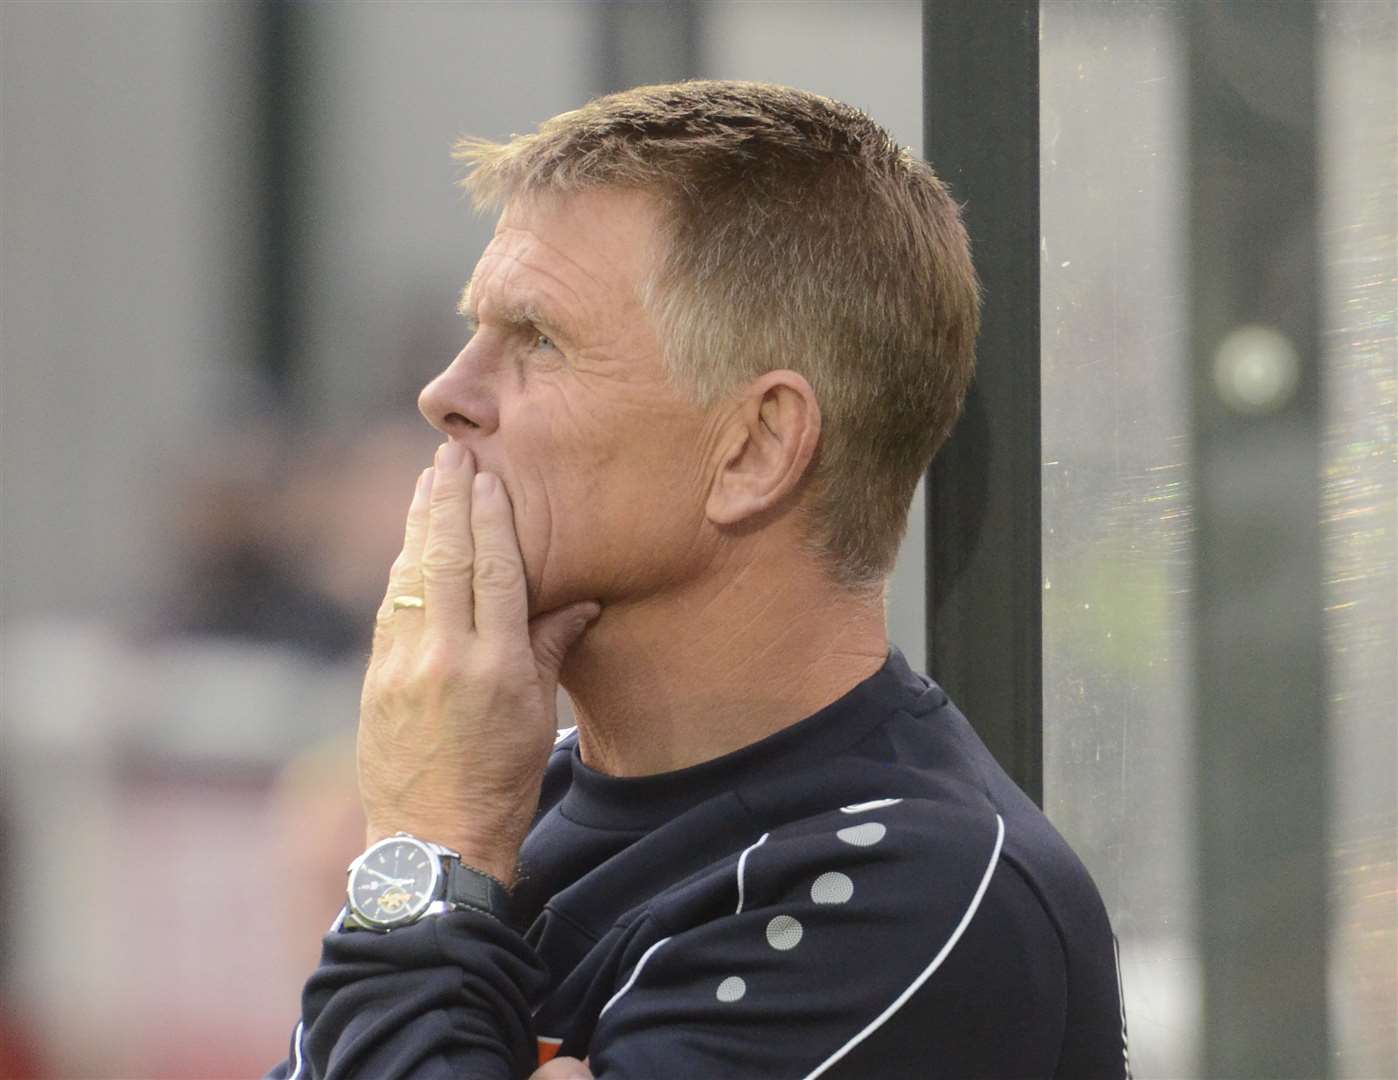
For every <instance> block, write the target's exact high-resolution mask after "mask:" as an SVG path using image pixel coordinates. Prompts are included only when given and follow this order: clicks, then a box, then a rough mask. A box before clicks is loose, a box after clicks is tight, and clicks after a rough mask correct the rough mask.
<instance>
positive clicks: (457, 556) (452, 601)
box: [421, 439, 476, 641]
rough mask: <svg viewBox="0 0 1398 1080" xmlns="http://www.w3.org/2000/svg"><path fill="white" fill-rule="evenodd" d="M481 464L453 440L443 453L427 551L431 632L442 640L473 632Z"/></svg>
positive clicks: (436, 465)
mask: <svg viewBox="0 0 1398 1080" xmlns="http://www.w3.org/2000/svg"><path fill="white" fill-rule="evenodd" d="M475 471H476V469H475V461H474V459H473V458H472V457H471V452H470V451H469V450H467V449H466V447H465V445H464V444H462V443H461V442H460V441H458V440H456V439H450V440H448V441H447V442H445V443H443V444H442V445H441V446H440V447H438V449H437V459H436V461H435V462H434V468H433V473H434V475H433V478H432V494H431V497H430V499H429V500H428V509H427V538H426V540H425V541H424V542H423V548H422V562H421V567H422V598H423V600H424V601H425V602H426V606H425V610H424V615H425V616H426V623H425V627H426V632H427V633H428V634H431V635H434V636H436V637H437V638H439V639H440V640H443V641H445V640H447V639H448V638H450V637H453V636H457V635H459V634H460V633H461V632H462V631H463V630H470V628H471V609H472V606H473V604H472V599H471V565H472V562H473V560H474V546H473V544H472V542H471V477H472V476H474V475H475Z"/></svg>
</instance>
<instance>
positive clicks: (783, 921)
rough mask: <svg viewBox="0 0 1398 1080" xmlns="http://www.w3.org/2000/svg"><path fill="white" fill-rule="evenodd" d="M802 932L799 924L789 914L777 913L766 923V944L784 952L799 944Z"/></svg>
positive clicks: (803, 931)
mask: <svg viewBox="0 0 1398 1080" xmlns="http://www.w3.org/2000/svg"><path fill="white" fill-rule="evenodd" d="M804 933H805V930H804V929H803V928H802V926H801V924H800V923H799V922H797V921H796V920H795V919H793V918H792V917H791V916H790V915H778V916H777V917H776V918H775V919H773V920H772V921H771V922H769V923H768V924H767V944H768V945H770V946H772V948H774V949H778V950H780V951H781V952H786V951H787V950H788V949H794V948H796V946H797V945H799V944H801V935H802V934H804Z"/></svg>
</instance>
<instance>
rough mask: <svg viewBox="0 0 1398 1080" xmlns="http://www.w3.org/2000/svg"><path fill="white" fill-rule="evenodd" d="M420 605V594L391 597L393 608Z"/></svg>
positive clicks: (416, 606)
mask: <svg viewBox="0 0 1398 1080" xmlns="http://www.w3.org/2000/svg"><path fill="white" fill-rule="evenodd" d="M420 607H422V597H420V596H395V597H394V598H393V610H394V611H397V610H398V609H399V608H420Z"/></svg>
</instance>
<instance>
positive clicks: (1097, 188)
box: [1039, 3, 1199, 1077]
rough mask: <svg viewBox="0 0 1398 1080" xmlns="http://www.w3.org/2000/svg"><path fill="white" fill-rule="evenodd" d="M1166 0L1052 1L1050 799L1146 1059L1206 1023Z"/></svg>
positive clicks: (1174, 119) (1046, 143)
mask: <svg viewBox="0 0 1398 1080" xmlns="http://www.w3.org/2000/svg"><path fill="white" fill-rule="evenodd" d="M1182 21H1183V13H1182V10H1181V8H1180V7H1178V6H1176V5H1174V4H1171V3H1144V4H1123V5H1112V6H1107V5H1098V4H1091V5H1089V4H1075V3H1045V4H1043V5H1042V6H1041V52H1040V62H1039V71H1040V93H1041V98H1040V140H1041V141H1040V147H1041V149H1040V154H1041V157H1040V167H1041V178H1042V179H1041V182H1042V188H1041V200H1042V201H1041V213H1042V222H1043V243H1042V247H1041V250H1040V257H1041V271H1042V287H1041V302H1042V305H1043V306H1042V312H1043V314H1042V319H1043V324H1042V341H1043V428H1042V431H1043V454H1044V469H1043V516H1044V517H1043V530H1044V531H1043V540H1044V551H1043V567H1044V793H1045V806H1046V809H1047V811H1048V813H1049V816H1050V817H1052V818H1053V820H1054V822H1055V823H1056V824H1057V825H1058V827H1059V829H1060V830H1061V831H1062V832H1063V833H1064V834H1065V835H1066V836H1067V837H1068V839H1069V841H1070V842H1071V843H1072V844H1073V846H1074V847H1075V848H1076V849H1077V851H1078V853H1079V854H1080V855H1081V856H1082V858H1083V860H1084V861H1085V862H1086V863H1087V864H1088V867H1089V868H1090V869H1091V871H1092V874H1093V877H1094V878H1095V879H1096V881H1097V884H1098V886H1099V887H1100V888H1101V890H1102V895H1103V898H1104V899H1105V901H1106V903H1107V908H1108V910H1109V911H1110V912H1111V915H1112V921H1113V924H1114V925H1115V928H1116V931H1117V934H1118V936H1119V937H1120V939H1121V961H1122V977H1123V983H1124V986H1125V990H1126V1004H1127V1018H1128V1022H1129V1026H1130V1034H1131V1057H1132V1066H1133V1070H1134V1071H1135V1073H1136V1074H1137V1075H1138V1076H1146V1077H1151V1076H1191V1075H1197V1072H1196V1070H1195V1064H1194V1063H1195V1050H1196V1038H1197V1030H1198V1021H1199V1018H1198V1016H1197V1004H1196V1002H1197V986H1198V972H1197V951H1196V947H1195V944H1194V934H1193V926H1192V919H1191V911H1192V904H1193V888H1194V871H1193V850H1192V838H1191V824H1190V816H1189V815H1190V810H1191V804H1192V795H1191V791H1190V787H1189V780H1190V777H1189V763H1190V759H1191V752H1192V751H1191V742H1190V725H1191V719H1190V708H1189V693H1190V685H1191V673H1190V655H1191V654H1190V648H1191V646H1190V641H1189V637H1188V626H1187V618H1188V608H1187V604H1186V600H1187V596H1186V593H1185V590H1186V588H1187V584H1188V581H1189V542H1190V541H1189V531H1188V530H1189V517H1188V501H1187V499H1188V493H1187V491H1186V487H1185V478H1186V477H1187V475H1188V465H1189V461H1188V458H1187V457H1186V453H1187V451H1188V414H1187V388H1186V383H1185V379H1184V374H1185V372H1186V371H1187V353H1186V348H1187V343H1186V333H1185V331H1186V322H1185V319H1186V312H1185V308H1184V299H1185V298H1184V293H1185V289H1184V278H1183V274H1184V272H1185V267H1184V256H1185V248H1184V243H1183V240H1184V238H1183V236H1182V234H1181V222H1183V220H1184V217H1183V205H1182V202H1181V193H1182V190H1183V189H1182V177H1183V165H1184V162H1183V160H1182V157H1181V154H1182V150H1183V142H1182V139H1181V132H1180V130H1179V123H1180V117H1181V104H1182V99H1181V89H1182V88H1181V86H1180V78H1181V72H1182V64H1183V55H1182V50H1181V42H1182V38H1181V35H1180V33H1179V31H1180V29H1181V24H1182Z"/></svg>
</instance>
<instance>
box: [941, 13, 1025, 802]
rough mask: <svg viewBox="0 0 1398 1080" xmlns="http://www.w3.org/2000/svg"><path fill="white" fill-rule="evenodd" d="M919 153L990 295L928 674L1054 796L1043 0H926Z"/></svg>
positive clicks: (945, 520) (956, 461)
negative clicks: (1047, 591)
mask: <svg viewBox="0 0 1398 1080" xmlns="http://www.w3.org/2000/svg"><path fill="white" fill-rule="evenodd" d="M922 10H923V61H922V71H923V74H922V78H923V132H924V136H923V144H924V146H925V147H926V154H927V160H928V161H930V162H931V163H932V166H933V167H934V168H935V169H936V170H937V171H938V173H939V175H941V176H942V178H943V179H944V180H946V181H947V182H948V183H949V184H950V186H951V188H952V191H953V193H954V194H955V196H956V198H957V199H958V200H960V201H962V202H964V203H965V204H966V210H965V214H966V225H967V228H968V230H969V231H970V234H971V245H972V255H973V257H974V259H975V263H976V268H977V270H978V272H979V273H980V277H981V281H982V283H983V285H984V287H985V309H984V314H983V319H982V328H981V336H980V341H979V343H978V346H977V355H978V370H977V375H976V382H975V385H974V386H973V388H972V390H971V394H970V397H969V399H968V401H967V405H966V415H965V416H964V417H963V418H962V420H961V422H960V424H959V425H958V426H957V429H956V431H955V432H954V433H953V435H952V437H951V439H950V440H949V442H948V443H947V445H946V446H945V447H943V449H942V451H941V453H940V454H938V456H937V459H936V460H935V461H934V462H933V463H932V470H931V473H930V474H929V477H928V484H927V613H928V614H927V641H928V656H927V670H928V671H929V672H930V673H931V675H932V677H933V678H935V679H936V680H937V681H938V682H939V683H941V685H942V686H943V687H945V689H946V690H947V692H948V693H949V694H950V695H951V697H952V700H954V701H955V702H956V703H957V704H958V705H959V706H960V708H961V709H962V711H963V712H965V714H966V716H967V718H968V719H969V720H970V721H971V723H972V725H974V727H975V728H976V730H977V732H979V733H980V735H981V737H982V738H983V739H984V740H985V742H986V745H987V746H988V747H989V748H990V750H991V751H992V752H993V753H994V754H995V756H996V758H997V759H998V760H999V761H1000V763H1001V765H1003V766H1004V767H1005V769H1006V771H1008V772H1009V774H1010V775H1011V776H1012V777H1013V778H1014V779H1015V781H1016V782H1017V783H1018V784H1019V785H1020V787H1022V788H1023V789H1024V790H1025V791H1026V792H1027V793H1028V794H1029V796H1030V797H1031V798H1033V799H1034V800H1035V801H1036V802H1039V803H1040V804H1042V802H1043V647H1042V609H1043V593H1042V590H1043V575H1042V572H1041V536H1040V533H1041V521H1040V489H1041V477H1040V460H1039V459H1040V454H1039V445H1040V438H1039V397H1040V394H1039V4H1038V0H1000V2H998V3H994V4H987V3H985V2H984V0H924V3H923V9H922Z"/></svg>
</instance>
